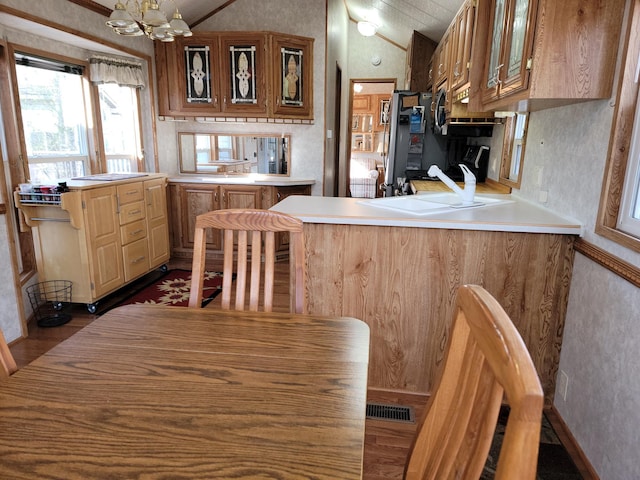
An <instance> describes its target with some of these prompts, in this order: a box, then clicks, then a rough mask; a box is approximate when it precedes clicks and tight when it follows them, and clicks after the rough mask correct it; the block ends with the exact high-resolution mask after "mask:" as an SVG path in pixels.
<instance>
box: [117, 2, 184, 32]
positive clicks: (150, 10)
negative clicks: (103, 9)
mask: <svg viewBox="0 0 640 480" xmlns="http://www.w3.org/2000/svg"><path fill="white" fill-rule="evenodd" d="M172 3H173V2H172ZM174 5H175V4H174ZM107 25H108V26H109V27H111V28H112V29H113V31H114V32H115V33H117V34H118V35H125V36H129V37H137V36H140V35H147V36H148V37H149V38H150V39H151V40H160V41H162V42H173V38H174V37H177V36H180V35H181V36H183V37H189V36H191V35H192V33H191V30H190V29H189V25H187V22H185V21H184V20H183V19H182V15H180V12H179V11H178V8H177V7H176V10H175V12H174V13H173V17H172V18H171V21H169V22H168V21H167V17H166V15H165V14H164V13H162V10H160V5H159V3H158V0H142V1H141V2H139V1H138V0H127V1H126V3H122V1H121V0H118V3H116V6H115V7H114V9H113V12H111V16H110V17H109V20H108V21H107Z"/></svg>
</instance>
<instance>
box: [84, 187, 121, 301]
mask: <svg viewBox="0 0 640 480" xmlns="http://www.w3.org/2000/svg"><path fill="white" fill-rule="evenodd" d="M83 201H84V207H85V224H86V228H87V232H86V235H87V243H88V245H89V248H88V251H89V252H90V265H89V268H90V270H91V278H92V279H93V282H94V285H93V290H94V296H96V297H100V296H101V295H102V294H103V293H106V292H109V291H110V290H113V289H115V288H117V287H119V286H120V285H122V284H123V283H124V271H123V266H122V247H121V243H120V222H119V216H118V215H117V214H116V211H117V202H116V188H115V187H104V188H96V189H94V190H89V191H87V192H86V193H85V194H84V198H83Z"/></svg>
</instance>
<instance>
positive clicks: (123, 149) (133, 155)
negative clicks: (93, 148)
mask: <svg viewBox="0 0 640 480" xmlns="http://www.w3.org/2000/svg"><path fill="white" fill-rule="evenodd" d="M98 94H99V97H100V117H101V120H102V138H103V142H104V153H105V158H106V169H107V172H108V173H128V172H137V171H139V170H144V168H141V167H142V165H141V163H142V160H143V159H142V147H141V140H140V137H141V134H140V121H139V118H138V91H137V89H136V88H133V87H129V86H121V85H117V84H115V83H103V84H101V85H98Z"/></svg>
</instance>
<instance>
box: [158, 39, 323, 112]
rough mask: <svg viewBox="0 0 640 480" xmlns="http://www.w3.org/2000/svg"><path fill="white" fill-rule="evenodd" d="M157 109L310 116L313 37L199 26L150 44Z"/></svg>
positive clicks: (311, 105)
mask: <svg viewBox="0 0 640 480" xmlns="http://www.w3.org/2000/svg"><path fill="white" fill-rule="evenodd" d="M155 55H156V69H157V77H158V107H159V114H160V115H163V116H168V117H188V116H191V117H216V116H223V117H241V118H248V117H249V118H251V117H254V118H265V117H270V118H297V119H303V120H313V89H312V87H313V72H312V65H313V39H311V38H305V37H293V36H290V35H281V34H278V33H271V32H198V33H195V34H194V35H193V36H191V37H186V38H182V37H181V38H179V39H176V41H175V42H171V43H163V42H158V43H157V44H156V46H155Z"/></svg>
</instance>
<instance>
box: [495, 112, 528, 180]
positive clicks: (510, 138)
mask: <svg viewBox="0 0 640 480" xmlns="http://www.w3.org/2000/svg"><path fill="white" fill-rule="evenodd" d="M528 123H529V115H528V114H527V113H524V112H520V113H516V114H515V115H514V116H512V117H508V118H507V121H506V122H505V130H504V143H503V147H502V163H501V165H500V183H503V184H505V185H508V186H510V187H513V188H520V183H521V180H522V164H523V162H524V149H525V145H526V140H527V125H528Z"/></svg>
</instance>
